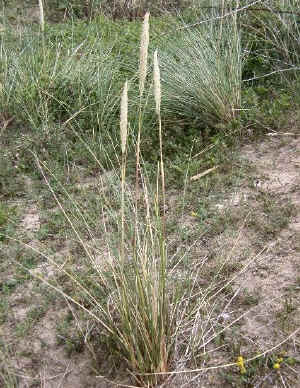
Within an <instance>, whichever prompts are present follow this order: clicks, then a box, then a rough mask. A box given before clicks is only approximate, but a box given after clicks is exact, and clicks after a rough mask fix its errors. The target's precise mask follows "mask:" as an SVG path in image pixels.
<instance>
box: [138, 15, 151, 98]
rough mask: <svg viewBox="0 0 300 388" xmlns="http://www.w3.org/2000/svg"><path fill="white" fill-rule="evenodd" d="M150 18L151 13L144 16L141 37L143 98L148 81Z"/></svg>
mask: <svg viewBox="0 0 300 388" xmlns="http://www.w3.org/2000/svg"><path fill="white" fill-rule="evenodd" d="M149 16H150V13H149V12H147V13H146V14H145V16H144V22H143V29H142V36H141V47H140V65H139V77H140V82H139V87H140V96H142V95H143V93H144V89H145V81H146V75H147V62H148V47H149Z"/></svg>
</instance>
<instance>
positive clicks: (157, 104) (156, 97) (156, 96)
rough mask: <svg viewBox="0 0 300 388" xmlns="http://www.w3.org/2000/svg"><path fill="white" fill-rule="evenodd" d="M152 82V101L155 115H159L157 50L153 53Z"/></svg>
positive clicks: (159, 97)
mask: <svg viewBox="0 0 300 388" xmlns="http://www.w3.org/2000/svg"><path fill="white" fill-rule="evenodd" d="M153 81H154V99H155V105H156V113H157V114H158V115H159V114H160V103H161V86H160V70H159V63H158V56H157V50H155V52H154V65H153Z"/></svg>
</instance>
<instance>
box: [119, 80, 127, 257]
mask: <svg viewBox="0 0 300 388" xmlns="http://www.w3.org/2000/svg"><path fill="white" fill-rule="evenodd" d="M127 129H128V82H127V81H126V82H125V84H124V88H123V93H122V97H121V113H120V137H121V149H122V166H121V249H120V255H121V260H122V261H123V260H124V245H125V173H126V142H127Z"/></svg>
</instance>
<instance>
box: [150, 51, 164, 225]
mask: <svg viewBox="0 0 300 388" xmlns="http://www.w3.org/2000/svg"><path fill="white" fill-rule="evenodd" d="M153 63H154V64H153V83H154V99H155V107H156V114H157V117H158V125H159V151H160V174H161V188H162V201H163V229H165V226H164V224H165V208H166V200H165V174H164V162H163V149H162V128H161V114H160V105H161V83H160V69H159V63H158V54H157V50H155V52H154V55H153Z"/></svg>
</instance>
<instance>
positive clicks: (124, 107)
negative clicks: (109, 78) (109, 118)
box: [120, 81, 128, 154]
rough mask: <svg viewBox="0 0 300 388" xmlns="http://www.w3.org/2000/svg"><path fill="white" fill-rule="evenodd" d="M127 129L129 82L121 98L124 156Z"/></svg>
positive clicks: (121, 129)
mask: <svg viewBox="0 0 300 388" xmlns="http://www.w3.org/2000/svg"><path fill="white" fill-rule="evenodd" d="M127 127H128V82H127V81H126V82H125V84H124V88H123V93H122V97H121V113H120V137H121V149H122V154H124V153H125V151H126V140H127Z"/></svg>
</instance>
